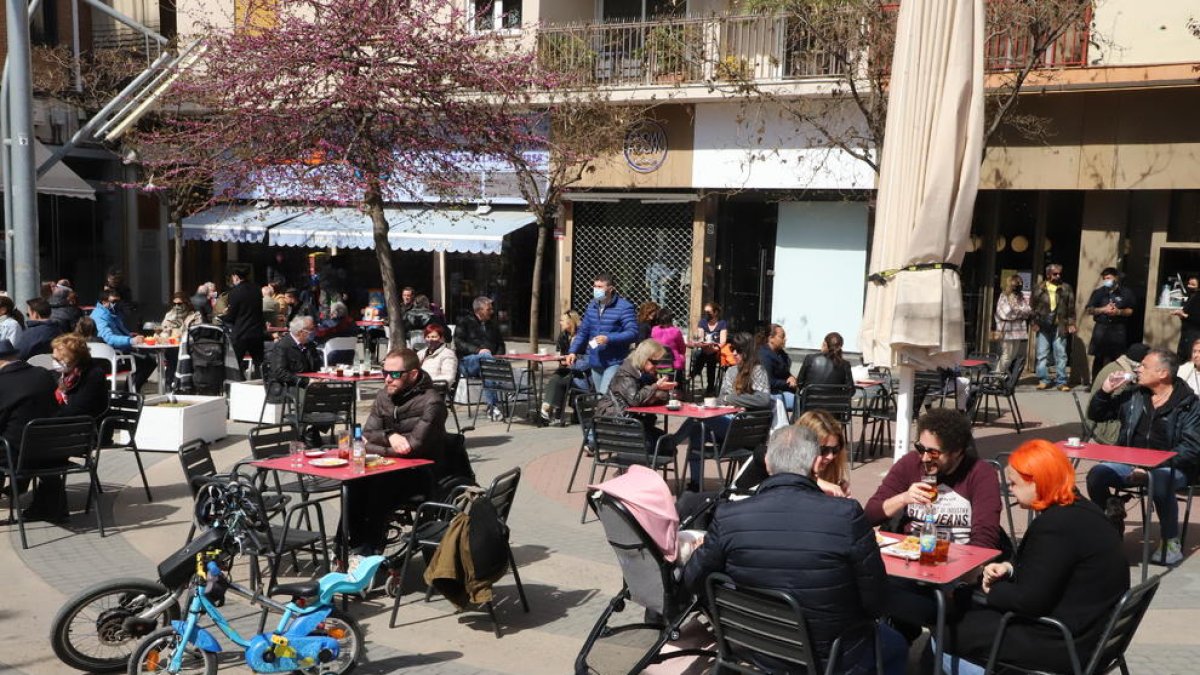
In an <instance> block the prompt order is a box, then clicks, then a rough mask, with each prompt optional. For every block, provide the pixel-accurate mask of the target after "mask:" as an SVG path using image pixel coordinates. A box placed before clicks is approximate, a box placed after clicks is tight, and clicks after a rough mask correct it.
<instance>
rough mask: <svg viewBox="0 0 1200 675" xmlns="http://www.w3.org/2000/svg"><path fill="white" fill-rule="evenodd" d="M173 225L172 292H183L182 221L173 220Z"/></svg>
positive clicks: (179, 219)
mask: <svg viewBox="0 0 1200 675" xmlns="http://www.w3.org/2000/svg"><path fill="white" fill-rule="evenodd" d="M173 221H174V222H173V223H172V224H173V225H174V227H175V265H174V269H173V270H172V275H171V276H172V277H173V278H174V280H175V288H174V289H173V290H174V291H184V292H186V291H187V289H185V288H184V287H183V219H182V218H174V219H173Z"/></svg>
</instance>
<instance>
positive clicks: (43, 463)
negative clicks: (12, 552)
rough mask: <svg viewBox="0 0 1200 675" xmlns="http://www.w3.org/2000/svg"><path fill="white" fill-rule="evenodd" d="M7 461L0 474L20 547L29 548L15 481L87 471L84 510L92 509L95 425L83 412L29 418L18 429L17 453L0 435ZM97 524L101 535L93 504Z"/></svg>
mask: <svg viewBox="0 0 1200 675" xmlns="http://www.w3.org/2000/svg"><path fill="white" fill-rule="evenodd" d="M0 444H3V446H4V456H5V458H6V461H7V464H5V465H3V466H0V476H7V477H8V485H9V502H8V512H9V514H8V515H9V521H10V522H12V521H14V520H15V521H16V523H17V529H18V530H19V531H20V533H21V548H22V549H27V548H29V542H28V540H27V539H26V537H25V518H24V516H23V515H22V513H21V509H20V507H19V505H18V503H17V500H18V497H19V493H18V490H17V483H19V482H23V481H25V480H28V479H34V478H38V479H40V478H42V477H50V476H61V477H62V478H63V480H66V477H67V476H69V475H71V474H77V473H78V474H87V477H88V494H87V502H86V506H85V507H84V513H87V512H88V511H90V510H91V506H92V499H93V498H94V497H95V495H96V491H97V490H98V488H99V487H100V480H99V479H98V478H97V477H96V425H95V423H94V422H93V421H92V418H90V417H88V416H86V415H79V416H75V417H54V418H48V419H35V420H31V421H30V422H29V423H28V424H26V425H25V428H24V429H23V430H22V431H21V451H20V453H17V452H16V451H15V449H14V448H13V447H12V446H11V445H10V444H9V443H8V439H5V438H0ZM96 527H97V528H98V529H99V530H100V536H101V537H103V536H104V518H103V517H102V516H101V514H100V505H99V504H97V505H96Z"/></svg>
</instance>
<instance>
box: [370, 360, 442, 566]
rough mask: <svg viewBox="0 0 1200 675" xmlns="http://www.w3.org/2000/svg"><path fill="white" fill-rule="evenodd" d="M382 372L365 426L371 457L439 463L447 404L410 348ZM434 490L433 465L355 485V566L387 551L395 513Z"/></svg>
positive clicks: (386, 474)
mask: <svg viewBox="0 0 1200 675" xmlns="http://www.w3.org/2000/svg"><path fill="white" fill-rule="evenodd" d="M383 373H384V378H385V384H384V388H383V391H380V392H379V394H378V395H377V396H376V397H375V403H374V404H372V406H371V414H370V416H368V417H367V422H366V424H364V425H363V440H364V441H365V442H366V446H367V452H371V453H377V454H380V455H383V456H385V457H404V458H408V459H432V460H435V461H436V460H437V459H438V458H439V457H440V456H441V454H442V448H443V446H444V445H445V441H446V401H445V399H444V398H443V397H442V395H441V394H440V393H438V392H437V390H435V389H434V388H433V380H432V379H430V377H429V374H428V373H426V372H425V371H423V370H421V363H420V359H419V358H418V357H417V353H416V352H414V351H413V350H411V349H406V348H399V349H393V350H392V351H390V352H388V354H387V356H386V357H384V360H383ZM432 485H433V472H432V471H431V470H430V469H429V467H428V466H422V467H416V468H412V469H405V470H403V471H392V472H390V473H385V474H380V475H377V476H371V477H369V478H360V479H358V480H355V481H351V482H350V485H349V493H348V494H347V499H346V520H347V523H348V525H349V531H348V532H347V539H348V541H349V545H350V552H351V554H352V555H351V557H350V560H349V563H350V567H354V565H355V562H356V561H355V558H354V556H356V555H373V554H375V553H378V552H380V551H382V550H383V545H384V540H385V538H386V535H387V524H388V518H389V517H390V516H391V514H392V513H393V512H394V511H395V510H396V508H397V507H399V506H400V505H401V504H403V503H405V502H407V501H410V500H411V499H412V498H413V497H414V496H416V495H429V494H431V488H432Z"/></svg>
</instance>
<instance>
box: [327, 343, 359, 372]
mask: <svg viewBox="0 0 1200 675" xmlns="http://www.w3.org/2000/svg"><path fill="white" fill-rule="evenodd" d="M357 348H358V338H356V337H335V338H329V339H328V340H326V341H325V344H324V345H321V356H322V358H324V360H325V365H329V355H330V354H332V353H333V352H353V351H354V350H355V349H357Z"/></svg>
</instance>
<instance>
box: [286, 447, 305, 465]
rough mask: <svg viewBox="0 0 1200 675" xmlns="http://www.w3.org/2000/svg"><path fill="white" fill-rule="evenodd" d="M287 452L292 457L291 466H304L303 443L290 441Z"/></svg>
mask: <svg viewBox="0 0 1200 675" xmlns="http://www.w3.org/2000/svg"><path fill="white" fill-rule="evenodd" d="M288 450H289V451H290V452H291V455H292V466H304V441H292V442H291V443H290V444H289V445H288Z"/></svg>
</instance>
